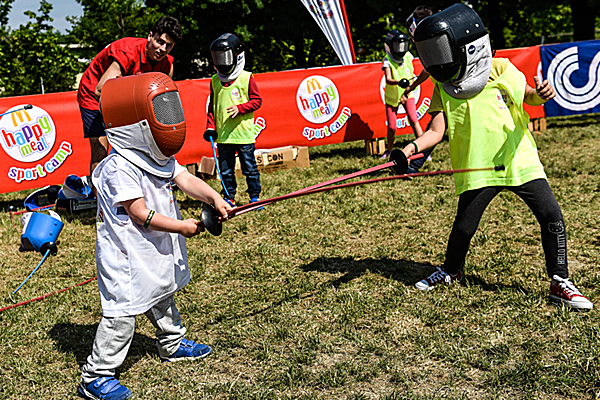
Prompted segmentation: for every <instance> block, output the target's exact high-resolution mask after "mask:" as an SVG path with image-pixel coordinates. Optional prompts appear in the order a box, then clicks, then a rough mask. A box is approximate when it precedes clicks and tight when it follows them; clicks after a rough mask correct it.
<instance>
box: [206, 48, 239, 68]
mask: <svg viewBox="0 0 600 400" xmlns="http://www.w3.org/2000/svg"><path fill="white" fill-rule="evenodd" d="M211 53H212V59H213V63H214V64H215V65H234V64H235V55H234V54H233V50H231V49H227V50H213V51H211Z"/></svg>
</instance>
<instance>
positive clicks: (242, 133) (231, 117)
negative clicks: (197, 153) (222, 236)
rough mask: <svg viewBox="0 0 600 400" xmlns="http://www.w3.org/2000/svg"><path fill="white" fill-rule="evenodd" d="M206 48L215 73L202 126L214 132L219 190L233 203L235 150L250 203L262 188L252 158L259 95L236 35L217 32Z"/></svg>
mask: <svg viewBox="0 0 600 400" xmlns="http://www.w3.org/2000/svg"><path fill="white" fill-rule="evenodd" d="M210 52H211V55H212V60H213V63H214V65H215V69H216V70H217V73H216V74H215V75H213V77H212V79H211V84H210V104H209V107H208V115H207V123H206V128H207V129H214V130H216V132H217V140H216V142H217V148H218V151H219V167H220V170H221V176H222V180H223V190H222V191H221V194H222V195H223V197H224V198H225V200H226V201H227V202H228V203H229V204H231V206H232V207H235V206H236V203H235V194H236V189H237V182H236V179H235V155H236V153H237V155H238V158H239V160H240V166H241V169H242V174H243V175H244V176H245V177H246V183H247V185H248V190H247V192H248V195H249V196H250V202H251V203H254V202H257V201H259V199H260V193H261V190H262V189H261V185H260V172H258V167H257V165H256V159H255V158H254V150H255V146H254V143H255V134H254V111H256V110H258V109H259V108H260V106H261V104H262V98H261V97H260V93H259V92H258V86H257V85H256V81H255V80H254V77H253V76H252V73H250V72H248V71H244V65H245V58H244V49H243V46H242V42H241V41H240V39H239V38H238V37H237V36H235V35H234V34H231V33H225V34H223V35H221V36H219V38H217V39H216V40H215V41H214V42H213V43H212V44H211V45H210Z"/></svg>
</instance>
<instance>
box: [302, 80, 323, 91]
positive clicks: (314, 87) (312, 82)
mask: <svg viewBox="0 0 600 400" xmlns="http://www.w3.org/2000/svg"><path fill="white" fill-rule="evenodd" d="M317 86H318V87H319V90H322V89H321V84H320V83H319V81H318V80H316V79H315V78H311V79H307V80H306V90H308V94H311V93H312V92H314V91H315V90H317ZM311 87H312V90H310V88H311Z"/></svg>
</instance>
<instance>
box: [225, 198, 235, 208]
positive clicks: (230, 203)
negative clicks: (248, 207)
mask: <svg viewBox="0 0 600 400" xmlns="http://www.w3.org/2000/svg"><path fill="white" fill-rule="evenodd" d="M224 200H225V201H226V202H227V204H229V205H230V206H231V208H236V207H237V205H236V204H235V200H234V199H228V198H225V199H224Z"/></svg>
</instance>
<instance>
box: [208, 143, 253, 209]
mask: <svg viewBox="0 0 600 400" xmlns="http://www.w3.org/2000/svg"><path fill="white" fill-rule="evenodd" d="M217 149H218V150H219V168H220V169H221V176H222V179H223V186H224V187H225V188H226V189H227V192H228V193H229V196H227V193H225V190H222V191H221V194H223V195H224V196H226V197H227V198H229V199H232V200H234V199H235V192H236V188H237V182H236V181H235V153H237V155H238V157H239V159H240V166H241V167H242V174H244V176H245V177H246V183H247V184H248V190H247V192H248V195H249V196H250V198H253V197H260V192H261V190H262V188H261V187H260V172H258V167H257V166H256V159H255V158H254V150H255V147H254V143H250V144H225V143H219V144H218V145H217Z"/></svg>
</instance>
